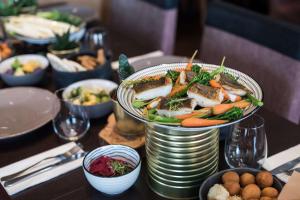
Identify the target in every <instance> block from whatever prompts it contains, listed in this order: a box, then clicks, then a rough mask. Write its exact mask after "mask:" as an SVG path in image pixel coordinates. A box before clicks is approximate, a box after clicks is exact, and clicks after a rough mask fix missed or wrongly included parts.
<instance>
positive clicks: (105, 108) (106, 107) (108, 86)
mask: <svg viewBox="0 0 300 200" xmlns="http://www.w3.org/2000/svg"><path fill="white" fill-rule="evenodd" d="M77 87H83V88H87V89H103V90H105V92H106V93H107V94H109V93H110V92H111V91H112V90H114V89H115V88H117V87H118V85H117V84H116V83H114V82H112V81H109V80H104V79H89V80H84V81H79V82H76V83H73V84H71V85H69V86H68V87H67V88H66V89H65V90H64V91H63V93H62V97H63V99H64V100H65V101H68V97H69V96H70V93H71V91H72V90H73V89H75V88H77ZM70 103H71V102H70ZM75 106H82V107H83V108H84V110H85V111H86V113H87V115H88V117H89V118H99V117H103V116H105V115H107V114H109V113H110V112H111V111H112V101H111V100H109V101H107V102H103V103H99V104H96V105H90V106H86V105H75ZM79 110H80V109H79Z"/></svg>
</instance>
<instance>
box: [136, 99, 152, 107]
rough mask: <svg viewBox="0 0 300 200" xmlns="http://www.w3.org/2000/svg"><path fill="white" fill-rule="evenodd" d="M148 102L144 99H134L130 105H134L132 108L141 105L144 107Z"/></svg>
mask: <svg viewBox="0 0 300 200" xmlns="http://www.w3.org/2000/svg"><path fill="white" fill-rule="evenodd" d="M149 103H150V102H145V101H143V100H137V99H136V100H134V101H133V102H132V106H133V107H134V108H143V107H145V106H146V105H148V104H149Z"/></svg>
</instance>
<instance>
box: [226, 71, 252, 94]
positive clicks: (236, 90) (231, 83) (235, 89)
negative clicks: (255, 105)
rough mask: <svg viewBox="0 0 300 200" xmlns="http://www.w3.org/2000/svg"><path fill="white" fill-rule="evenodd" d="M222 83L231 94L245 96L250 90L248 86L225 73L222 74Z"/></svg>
mask: <svg viewBox="0 0 300 200" xmlns="http://www.w3.org/2000/svg"><path fill="white" fill-rule="evenodd" d="M220 83H221V85H222V87H223V88H224V89H225V90H226V91H227V92H229V93H230V94H234V95H238V96H245V95H246V94H247V92H248V89H247V88H246V87H244V86H243V85H242V84H240V83H238V82H237V81H235V80H233V79H232V78H231V77H229V76H228V75H226V74H224V73H222V74H220Z"/></svg>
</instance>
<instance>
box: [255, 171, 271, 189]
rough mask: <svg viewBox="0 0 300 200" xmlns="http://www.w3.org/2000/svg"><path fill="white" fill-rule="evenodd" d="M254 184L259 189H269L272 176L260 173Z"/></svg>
mask: <svg viewBox="0 0 300 200" xmlns="http://www.w3.org/2000/svg"><path fill="white" fill-rule="evenodd" d="M256 183H257V185H258V186H259V187H260V188H265V187H271V186H272V185H273V176H272V174H271V173H270V172H267V171H261V172H259V173H258V174H257V175H256Z"/></svg>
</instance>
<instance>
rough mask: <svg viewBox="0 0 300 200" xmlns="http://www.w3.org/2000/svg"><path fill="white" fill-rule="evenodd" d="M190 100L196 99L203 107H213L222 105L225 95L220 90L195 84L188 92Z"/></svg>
mask: <svg viewBox="0 0 300 200" xmlns="http://www.w3.org/2000/svg"><path fill="white" fill-rule="evenodd" d="M187 95H188V97H189V98H192V99H195V100H196V101H197V104H198V105H199V106H201V107H211V106H215V105H218V104H220V103H221V102H222V101H223V99H224V94H223V93H222V92H221V90H220V89H216V88H212V87H210V86H206V85H201V84H199V83H197V84H194V85H193V86H192V87H190V89H189V90H188V91H187Z"/></svg>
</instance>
